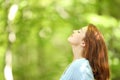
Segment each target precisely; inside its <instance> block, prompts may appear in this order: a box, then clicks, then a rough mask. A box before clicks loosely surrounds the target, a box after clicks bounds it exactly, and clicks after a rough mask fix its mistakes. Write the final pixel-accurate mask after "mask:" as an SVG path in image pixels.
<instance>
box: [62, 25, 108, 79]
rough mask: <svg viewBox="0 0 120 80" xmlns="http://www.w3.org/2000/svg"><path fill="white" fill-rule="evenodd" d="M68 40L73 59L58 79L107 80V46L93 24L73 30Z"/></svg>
mask: <svg viewBox="0 0 120 80" xmlns="http://www.w3.org/2000/svg"><path fill="white" fill-rule="evenodd" d="M68 41H69V43H70V44H71V46H72V51H73V61H72V62H71V64H70V65H69V66H68V67H67V69H66V70H65V71H64V73H63V74H62V76H61V78H60V80H109V78H110V71H109V64H108V53H107V48H106V45H105V41H104V38H103V35H102V34H101V33H100V31H99V30H98V29H97V28H96V26H95V25H93V24H89V25H88V26H86V27H83V28H81V29H79V30H74V31H73V34H72V35H71V36H70V37H69V38H68Z"/></svg>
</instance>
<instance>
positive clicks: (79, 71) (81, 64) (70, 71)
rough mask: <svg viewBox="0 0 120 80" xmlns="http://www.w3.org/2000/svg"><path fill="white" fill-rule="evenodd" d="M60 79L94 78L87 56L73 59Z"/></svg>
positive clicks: (79, 79)
mask: <svg viewBox="0 0 120 80" xmlns="http://www.w3.org/2000/svg"><path fill="white" fill-rule="evenodd" d="M60 80H94V77H93V72H92V69H91V67H90V64H89V61H88V60H87V59H85V58H82V59H77V60H75V61H73V62H72V63H71V64H70V65H69V66H68V68H67V69H66V70H65V71H64V73H63V74H62V76H61V78H60Z"/></svg>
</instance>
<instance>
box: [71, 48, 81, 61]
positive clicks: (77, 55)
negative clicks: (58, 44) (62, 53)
mask: <svg viewBox="0 0 120 80" xmlns="http://www.w3.org/2000/svg"><path fill="white" fill-rule="evenodd" d="M72 51H73V60H76V59H81V58H83V57H82V53H83V52H82V51H83V48H81V47H80V46H72Z"/></svg>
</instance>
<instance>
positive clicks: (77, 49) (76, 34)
mask: <svg viewBox="0 0 120 80" xmlns="http://www.w3.org/2000/svg"><path fill="white" fill-rule="evenodd" d="M86 31H87V27H83V28H81V29H79V30H74V31H73V34H72V35H71V36H70V37H69V38H68V41H69V43H70V44H71V46H72V51H73V60H76V59H80V58H83V56H82V53H83V49H84V47H85V42H84V41H83V38H84V37H85V34H86Z"/></svg>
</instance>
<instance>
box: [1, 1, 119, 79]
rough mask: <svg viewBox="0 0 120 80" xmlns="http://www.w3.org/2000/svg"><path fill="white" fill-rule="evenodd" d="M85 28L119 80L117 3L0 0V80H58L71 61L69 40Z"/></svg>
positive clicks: (114, 76)
mask: <svg viewBox="0 0 120 80" xmlns="http://www.w3.org/2000/svg"><path fill="white" fill-rule="evenodd" d="M89 23H93V24H95V25H96V26H97V27H98V28H99V30H100V31H101V32H102V33H103V34H104V37H105V41H106V44H107V47H108V55H109V63H110V69H111V80H120V0H0V80H13V79H14V80H59V78H60V76H61V74H62V73H63V71H64V69H65V68H66V67H67V65H68V64H69V63H70V62H71V61H72V51H71V47H70V45H69V43H68V41H67V38H68V36H69V35H70V34H71V33H72V30H74V29H79V28H81V27H83V26H86V25H88V24H89Z"/></svg>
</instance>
